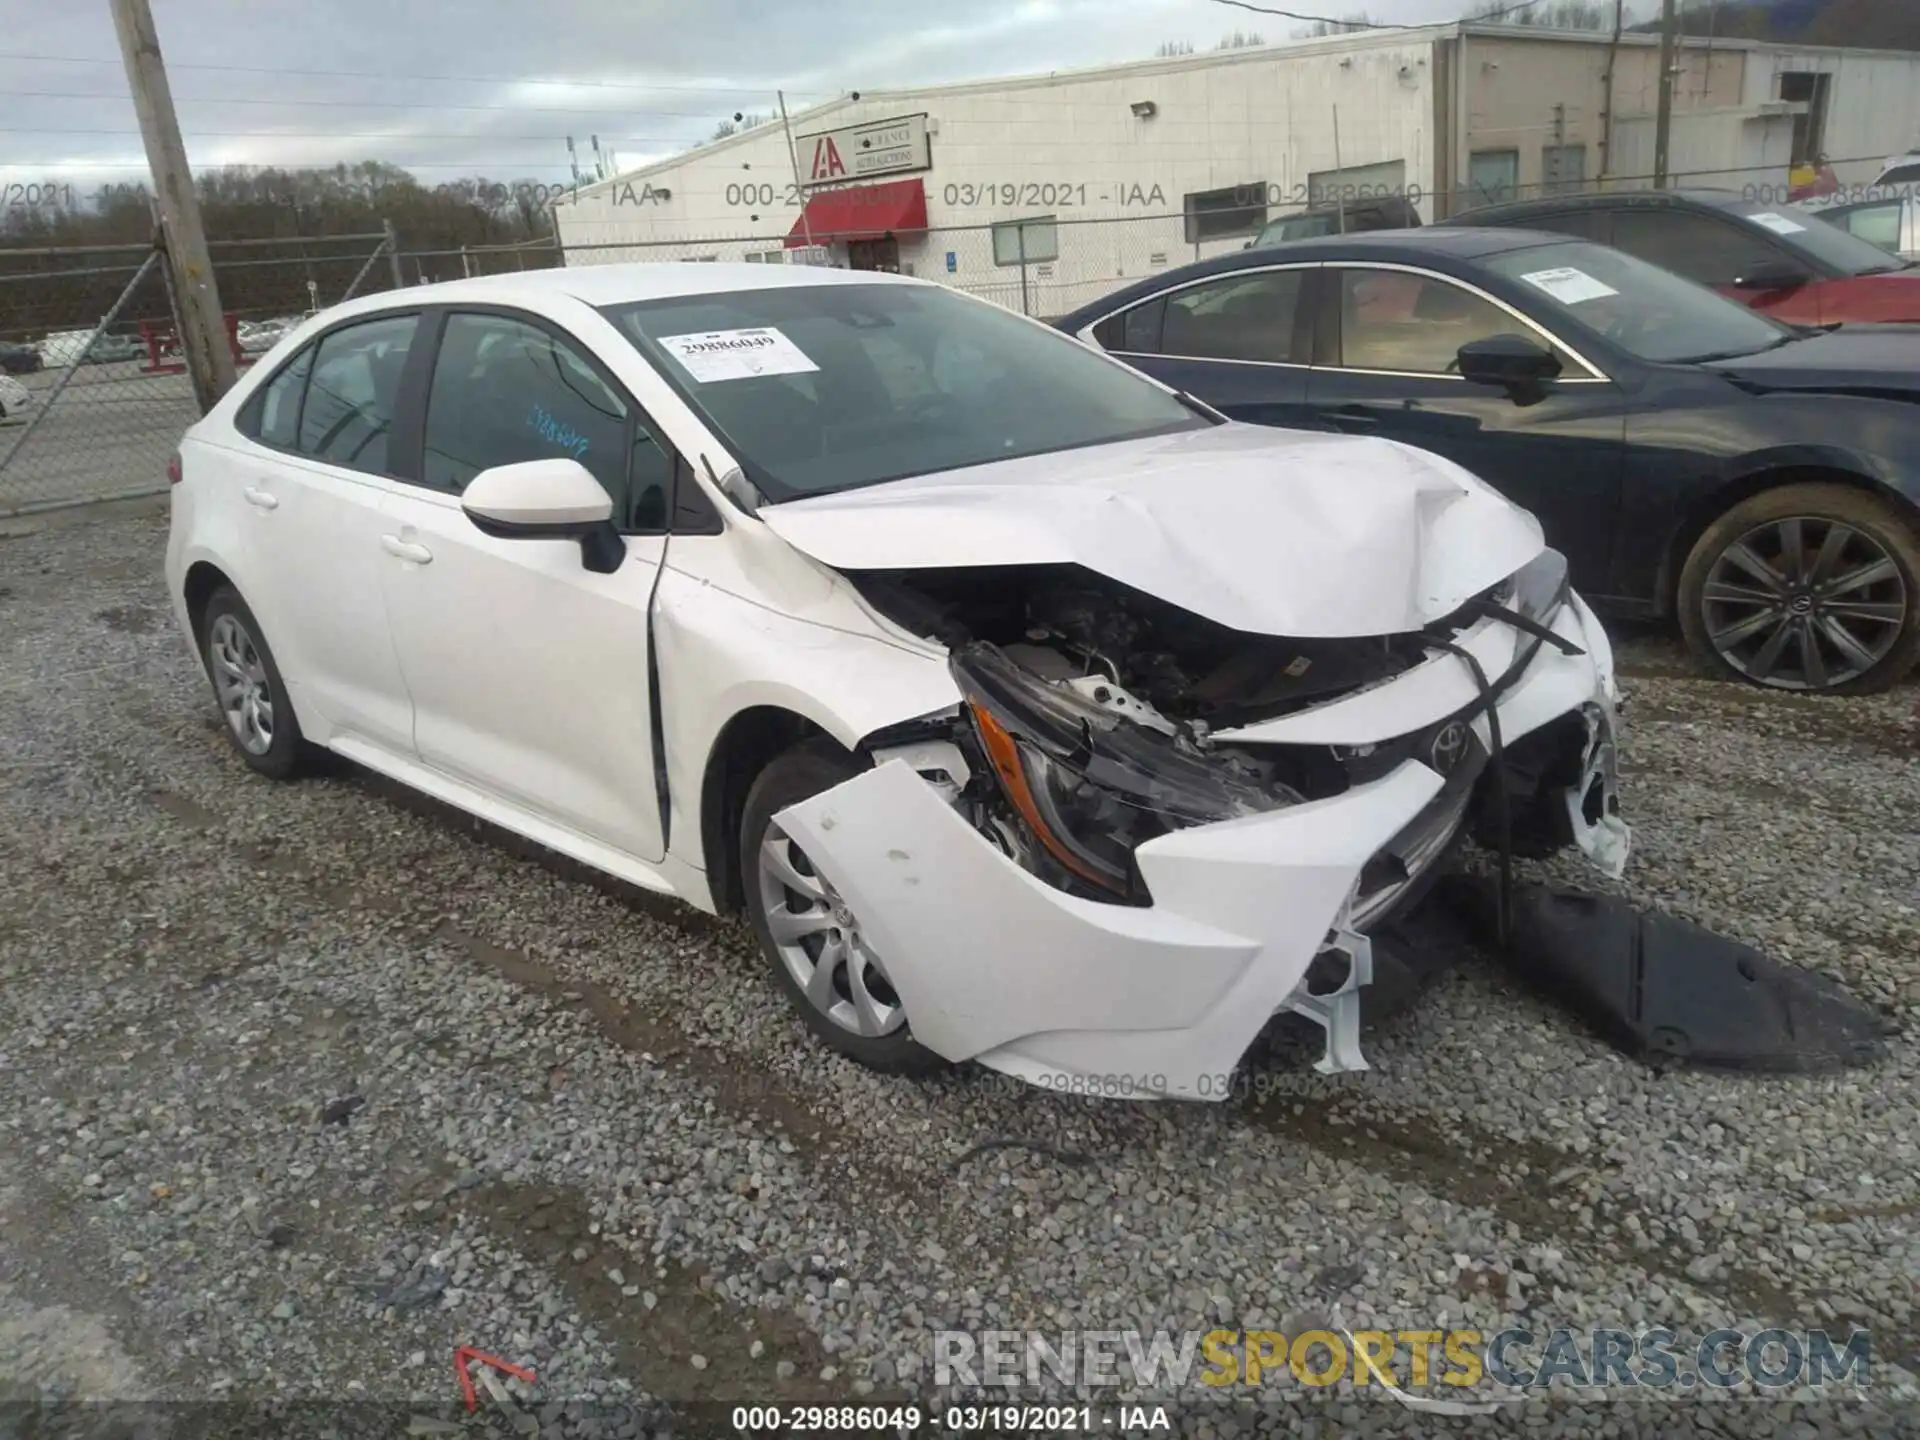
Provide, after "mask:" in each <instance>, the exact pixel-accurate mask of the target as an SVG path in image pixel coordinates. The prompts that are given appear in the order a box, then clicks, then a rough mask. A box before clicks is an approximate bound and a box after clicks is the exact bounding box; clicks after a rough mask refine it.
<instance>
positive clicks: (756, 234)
mask: <svg viewBox="0 0 1920 1440" xmlns="http://www.w3.org/2000/svg"><path fill="white" fill-rule="evenodd" d="M1675 60H1676V63H1675V76H1674V85H1673V114H1672V121H1671V127H1670V130H1671V133H1670V138H1669V163H1668V171H1669V174H1671V175H1672V176H1673V177H1675V178H1676V179H1681V180H1684V181H1686V182H1687V183H1691V184H1707V185H1720V186H1727V187H1731V188H1734V189H1744V190H1748V191H1749V192H1750V193H1752V194H1754V195H1756V196H1759V197H1761V198H1765V199H1767V200H1769V201H1774V200H1784V199H1785V198H1786V193H1785V192H1786V189H1787V184H1788V174H1789V171H1790V169H1791V168H1792V167H1793V166H1794V165H1796V164H1798V163H1801V162H1803V161H1810V160H1812V159H1813V158H1815V157H1816V156H1818V155H1820V154H1825V155H1827V156H1829V157H1831V160H1832V163H1833V167H1834V170H1835V171H1836V172H1837V174H1838V177H1839V179H1840V180H1841V182H1842V183H1843V184H1855V183H1857V184H1864V183H1866V182H1868V181H1871V180H1872V178H1873V177H1874V175H1875V174H1876V173H1877V171H1878V170H1879V168H1880V165H1881V163H1882V162H1883V161H1884V160H1885V159H1886V157H1887V156H1889V155H1891V154H1895V153H1897V152H1899V151H1902V150H1905V149H1906V148H1908V147H1909V146H1910V145H1912V144H1913V143H1914V142H1915V141H1916V140H1917V139H1920V55H1913V54H1906V53H1896V52H1880V51H1865V50H1847V49H1795V48H1791V47H1787V46H1781V45H1770V44H1761V43H1756V42H1750V41H1737V40H1718V41H1715V40H1709V39H1706V38H1702V37H1687V38H1684V39H1681V40H1679V41H1677V42H1676V49H1675ZM1659 72H1660V43H1659V40H1658V37H1655V36H1650V35H1645V34H1626V35H1621V36H1619V37H1617V38H1616V37H1614V36H1612V35H1611V34H1600V35H1596V34H1591V33H1574V32H1565V31H1545V30H1540V29H1537V28H1520V27H1513V26H1499V25H1471V24H1469V25H1447V26H1435V27H1428V28H1419V29H1406V30H1376V31H1362V32H1357V33H1349V34H1344V35H1337V36H1331V37H1328V38H1325V39H1320V40H1312V41H1304V42H1299V43H1295V44H1290V45H1281V46H1268V47H1256V48H1244V49H1234V50H1221V51H1214V52H1209V53H1206V54H1200V55H1191V56H1183V57H1180V58H1177V59H1161V60H1149V61H1142V62H1138V63H1134V64H1127V65H1117V66H1108V67H1104V68H1100V69H1089V70H1078V71H1068V72H1059V73H1054V74H1049V75H1037V76H1028V77H1019V78H1010V79H996V80H985V81H977V82H971V83H966V84H956V85H940V86H929V87H926V88H921V89H911V90H891V91H860V92H855V93H852V94H849V95H847V96H844V97H842V98H840V99H837V100H833V101H829V102H827V103H825V104H822V105H819V106H816V107H814V108H812V109H808V110H805V111H800V112H796V113H794V114H793V115H792V116H791V117H790V121H789V123H788V124H786V125H782V124H781V122H779V121H778V120H774V121H771V122H767V123H762V124H759V125H756V126H753V127H752V128H750V129H747V130H744V131H742V132H741V133H738V134H735V135H732V136H729V137H727V138H725V139H722V140H718V141H715V142H712V143H709V144H706V145H703V146H700V147H698V148H696V149H694V150H691V151H689V152H687V153H684V154H681V155H677V156H674V157H672V158H670V159H667V160H663V161H660V162H658V163H655V164H652V165H649V166H646V167H645V168H642V169H637V170H634V171H631V172H629V173H625V174H621V175H618V176H615V177H613V178H611V179H608V180H604V181H601V182H599V183H597V184H594V185H592V186H589V187H583V188H581V189H580V190H579V191H578V193H577V194H576V195H574V196H573V197H570V198H569V199H567V200H565V201H563V202H562V203H561V204H559V205H558V206H557V207H556V208H555V211H554V215H555V226H556V232H557V235H558V238H559V239H560V241H561V243H562V244H563V245H564V246H565V247H566V249H567V263H569V264H592V263H606V262H612V261H623V260H636V259H695V260H704V259H712V260H742V259H744V260H748V261H760V262H764V263H786V262H790V261H793V260H797V259H805V260H810V261H813V262H814V263H828V264H837V265H848V266H853V267H857V268H874V269H888V270H898V271H900V272H902V273H906V274H914V275H920V276H925V277H929V278H933V279H938V280H942V281H945V282H947V283H951V284H954V285H958V286H961V287H963V288H965V289H968V290H971V291H974V292H975V293H978V294H982V295H986V296H988V297H990V298H992V299H995V300H997V301H999V302H1001V303H1003V304H1008V305H1012V306H1015V307H1017V308H1021V309H1024V310H1026V311H1028V312H1029V313H1034V314H1058V313H1061V312H1063V311H1065V310H1067V309H1070V308H1072V307H1073V306H1075V305H1078V304H1080V303H1081V302H1082V301H1084V300H1086V299H1090V298H1092V297H1094V296H1096V295H1098V294H1100V293H1102V292H1103V291H1104V290H1106V289H1108V288H1111V287H1113V286H1114V285H1116V284H1117V283H1119V282H1121V281H1123V280H1127V279H1130V278H1136V277H1138V276H1140V275H1142V274H1146V273H1149V272H1150V271H1152V270H1155V269H1159V268H1164V267H1169V266H1174V265H1179V264H1183V263H1186V262H1187V261H1190V260H1194V259H1199V258H1204V257H1205V256H1208V255H1211V254H1217V253H1220V252H1221V251H1223V250H1229V249H1233V248H1236V247H1239V246H1242V245H1245V244H1246V243H1247V242H1248V240H1249V239H1250V238H1251V237H1252V236H1253V235H1255V234H1256V233H1257V232H1258V231H1259V230H1260V228H1261V227H1262V225H1264V224H1265V223H1266V222H1267V221H1268V220H1270V219H1272V218H1275V217H1278V216H1281V215H1285V214H1290V213H1297V212H1298V211H1299V210H1301V209H1302V208H1305V207H1308V206H1339V205H1344V204H1350V203H1354V202H1355V201H1358V200H1361V199H1364V198H1365V197H1367V196H1369V195H1374V194H1380V193H1393V194H1400V195H1405V196H1406V197H1408V198H1409V199H1410V200H1411V201H1412V202H1413V203H1414V205H1415V206H1416V208H1417V209H1418V211H1419V213H1420V214H1421V216H1422V217H1423V218H1424V219H1426V220H1433V219H1437V218H1441V217H1442V216H1445V215H1447V214H1450V213H1453V212H1455V211H1457V210H1459V209H1461V208H1465V207H1466V206H1469V205H1473V204H1478V203H1483V202H1490V201H1494V200H1500V199H1509V198H1513V197H1515V196H1517V195H1529V194H1537V193H1540V192H1541V191H1542V190H1546V191H1551V190H1554V189H1556V188H1585V187H1589V186H1594V185H1616V186H1635V187H1637V186H1645V185H1648V184H1651V183H1652V179H1653V175H1654V171H1655V163H1656V160H1655V138H1656V136H1655V132H1656V112H1657V109H1658V101H1659V89H1660V86H1659Z"/></svg>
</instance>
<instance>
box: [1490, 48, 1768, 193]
mask: <svg viewBox="0 0 1920 1440" xmlns="http://www.w3.org/2000/svg"><path fill="white" fill-rule="evenodd" d="M1610 38H1611V37H1594V36H1588V35H1567V34H1558V35H1543V36H1538V37H1534V36H1525V37H1521V36H1514V35H1511V34H1504V35H1497V36H1494V35H1477V34H1469V35H1468V36H1467V37H1466V38H1465V41H1464V43H1463V44H1462V45H1461V50H1462V52H1463V60H1462V70H1463V72H1464V79H1465V82H1466V94H1467V102H1466V107H1465V108H1466V114H1465V116H1464V121H1465V124H1464V128H1463V130H1462V131H1461V132H1460V137H1461V142H1462V143H1460V145H1459V151H1460V153H1459V155H1458V156H1457V158H1456V161H1455V164H1456V166H1457V167H1458V169H1459V172H1460V174H1461V175H1462V176H1467V177H1471V176H1473V175H1474V174H1475V173H1476V169H1477V171H1478V173H1479V174H1480V175H1481V176H1483V177H1484V176H1485V175H1487V174H1488V173H1490V171H1493V170H1496V169H1497V167H1496V166H1493V165H1491V164H1490V163H1489V157H1491V156H1494V155H1498V154H1501V153H1503V152H1504V153H1508V154H1511V155H1512V157H1513V161H1512V163H1513V166H1514V171H1515V174H1516V178H1517V184H1518V190H1519V195H1520V196H1521V197H1523V198H1527V197H1532V196H1535V195H1538V194H1540V193H1541V192H1542V188H1543V187H1544V186H1546V185H1548V184H1550V183H1551V182H1552V181H1553V180H1554V179H1555V178H1556V177H1555V175H1554V174H1552V173H1550V160H1551V152H1552V151H1554V150H1556V149H1557V150H1559V151H1560V152H1561V156H1562V162H1563V166H1569V165H1571V166H1578V167H1579V169H1578V173H1579V174H1581V175H1584V178H1585V179H1586V181H1588V182H1592V181H1595V180H1597V179H1598V178H1599V177H1601V176H1602V175H1603V174H1610V175H1612V176H1615V177H1617V178H1618V179H1619V180H1620V182H1621V183H1623V184H1626V183H1634V180H1636V179H1638V178H1639V177H1638V176H1637V175H1636V170H1637V168H1638V167H1637V166H1634V167H1631V168H1630V167H1629V166H1627V165H1625V164H1623V163H1622V162H1623V159H1624V158H1626V157H1623V156H1621V154H1620V153H1619V145H1618V143H1617V138H1616V140H1615V145H1614V151H1615V153H1614V154H1612V155H1609V154H1608V144H1609V138H1610V137H1609V133H1608V125H1607V118H1608V94H1607V68H1608V65H1609V62H1610V60H1611V62H1612V64H1613V66H1614V70H1615V80H1614V86H1613V96H1612V114H1613V116H1614V119H1615V122H1616V127H1617V125H1618V122H1619V121H1621V120H1630V119H1632V118H1634V117H1639V116H1646V117H1651V116H1652V115H1653V114H1654V112H1655V110H1656V109H1657V107H1658V104H1659V93H1660V47H1659V44H1658V42H1657V41H1655V40H1651V39H1649V38H1648V37H1645V36H1632V37H1622V40H1621V43H1620V46H1619V49H1618V51H1617V53H1616V52H1615V51H1614V50H1613V47H1612V46H1611V45H1610V44H1609V40H1610ZM1456 43H1459V42H1456ZM1745 69H1746V52H1744V51H1741V50H1729V49H1726V48H1724V47H1721V48H1710V47H1707V46H1705V45H1695V44H1689V45H1686V46H1683V47H1681V48H1680V51H1679V59H1678V64H1677V66H1676V73H1675V79H1674V114H1675V116H1676V127H1675V128H1676V134H1678V133H1679V132H1680V131H1681V130H1687V131H1689V132H1690V133H1691V132H1692V131H1693V130H1696V129H1698V128H1699V127H1698V126H1693V125H1689V124H1687V123H1686V118H1685V117H1689V116H1693V115H1696V114H1705V113H1709V112H1715V111H1719V112H1723V113H1724V112H1728V111H1731V110H1734V109H1736V108H1737V107H1739V106H1740V104H1741V102H1742V96H1743V86H1744V76H1745ZM1569 152H1571V153H1569ZM1475 156H1480V157H1482V160H1481V164H1480V165H1479V166H1478V167H1476V166H1475V165H1474V164H1473V157H1475ZM1649 158H1650V157H1649ZM1677 158H1678V157H1677V156H1676V160H1677ZM1573 173H1574V172H1573V171H1572V170H1571V169H1569V168H1563V169H1562V170H1561V171H1560V172H1559V175H1558V178H1559V179H1561V180H1563V181H1564V180H1567V179H1569V178H1571V176H1572V174H1573ZM1639 183H1643V184H1644V183H1647V182H1646V181H1645V180H1644V179H1640V180H1639ZM1483 188H1484V187H1483ZM1491 198H1493V197H1492V196H1489V195H1484V194H1475V195H1471V196H1470V197H1469V199H1470V201H1471V202H1472V203H1484V202H1485V201H1487V200H1488V199H1491Z"/></svg>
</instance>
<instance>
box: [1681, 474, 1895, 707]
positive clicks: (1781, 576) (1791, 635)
mask: <svg viewBox="0 0 1920 1440" xmlns="http://www.w3.org/2000/svg"><path fill="white" fill-rule="evenodd" d="M1679 610H1680V627H1681V630H1682V632H1683V633H1684V634H1685V635H1686V638H1687V643H1688V644H1689V645H1690V646H1691V647H1692V648H1693V651H1694V653H1695V654H1696V655H1698V656H1699V657H1700V658H1701V659H1702V660H1703V661H1705V662H1706V664H1707V665H1708V666H1709V667H1710V668H1712V669H1715V670H1717V671H1719V672H1720V673H1722V674H1725V675H1731V676H1732V677H1734V678H1735V679H1739V680H1744V681H1746V682H1747V683H1748V684H1751V685H1761V686H1765V687H1767V688H1768V689H1774V690H1796V691H1801V692H1812V693H1824V694H1830V695H1870V694H1874V693H1877V692H1879V691H1882V690H1885V689H1887V688H1888V687H1889V686H1892V685H1894V684H1897V683H1898V682H1899V681H1900V679H1901V678H1902V677H1903V676H1904V675H1906V674H1907V672H1908V671H1910V670H1911V669H1913V667H1914V664H1915V662H1916V661H1917V660H1920V530H1916V526H1915V521H1914V518H1913V517H1912V516H1911V515H1909V514H1905V513H1903V512H1902V511H1901V510H1900V509H1898V508H1897V507H1896V506H1895V505H1894V503H1893V502H1891V501H1887V500H1883V499H1881V498H1880V497H1879V496H1877V495H1872V494H1869V493H1867V492H1865V491H1862V490H1855V489H1853V488H1851V487H1849V486H1845V485H1789V486H1786V487H1783V488H1782V489H1779V490H1768V491H1765V492H1764V493H1762V494H1759V495H1756V496H1754V497H1753V498H1752V499H1750V500H1746V501H1743V502H1742V503H1740V504H1739V505H1736V506H1734V507H1733V508H1732V509H1731V510H1729V511H1728V512H1727V513H1726V514H1725V515H1722V516H1721V517H1720V518H1719V519H1718V520H1716V521H1714V522H1713V524H1711V525H1709V526H1708V527H1707V529H1706V533H1705V534H1703V535H1702V536H1701V537H1700V539H1699V542H1698V543H1697V544H1695V546H1694V547H1693V551H1692V553H1691V554H1690V555H1689V556H1688V557H1687V563H1686V565H1685V567H1684V568H1683V569H1682V571H1681V574H1680V594H1679Z"/></svg>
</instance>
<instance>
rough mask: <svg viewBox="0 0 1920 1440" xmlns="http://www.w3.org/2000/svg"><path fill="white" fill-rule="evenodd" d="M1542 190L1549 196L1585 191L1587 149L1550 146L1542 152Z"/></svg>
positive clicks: (1583, 147)
mask: <svg viewBox="0 0 1920 1440" xmlns="http://www.w3.org/2000/svg"><path fill="white" fill-rule="evenodd" d="M1540 181H1541V185H1540V188H1541V189H1542V190H1543V191H1544V192H1545V193H1546V194H1548V195H1561V194H1565V193H1567V192H1568V191H1573V190H1583V189H1585V188H1586V184H1587V147H1586V146H1584V145H1548V146H1546V147H1545V148H1543V149H1542V150H1541V151H1540Z"/></svg>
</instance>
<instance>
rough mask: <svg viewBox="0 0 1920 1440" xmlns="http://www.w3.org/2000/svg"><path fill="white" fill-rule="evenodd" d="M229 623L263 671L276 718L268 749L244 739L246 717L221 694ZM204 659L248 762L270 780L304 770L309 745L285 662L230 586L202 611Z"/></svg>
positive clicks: (224, 720) (226, 723)
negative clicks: (242, 718)
mask: <svg viewBox="0 0 1920 1440" xmlns="http://www.w3.org/2000/svg"><path fill="white" fill-rule="evenodd" d="M227 626H232V627H236V628H237V630H238V632H239V633H240V634H241V635H243V636H244V637H245V640H246V643H247V644H248V645H250V646H251V647H252V651H253V654H254V655H255V656H256V657H257V659H258V661H259V666H258V668H259V670H260V671H261V672H262V674H263V676H264V680H263V682H262V683H261V685H260V689H261V691H262V693H263V694H264V697H265V699H266V701H267V703H268V706H269V707H270V711H271V717H272V718H271V725H270V727H269V734H270V743H268V744H267V745H266V747H265V748H264V749H263V750H257V751H256V750H254V749H250V748H249V746H248V742H247V741H245V740H243V739H242V730H243V729H244V728H245V726H244V723H243V722H239V721H236V719H235V717H234V713H233V712H232V711H231V710H230V709H229V707H228V704H227V701H226V700H225V699H224V698H223V695H222V688H221V677H222V675H223V673H225V670H224V667H223V664H222V659H221V656H220V655H219V654H217V653H216V649H217V648H218V645H219V644H220V642H221V640H222V639H223V638H224V636H225V635H227V634H230V633H231V632H229V631H227V629H226V627H227ZM200 663H201V664H202V666H203V667H205V669H206V672H207V679H208V681H209V682H210V683H211V684H212V686H213V699H214V703H215V704H216V705H218V706H219V707H220V721H221V725H220V728H221V729H222V730H223V731H225V732H226V736H227V740H228V741H229V742H230V743H231V744H232V746H233V748H234V752H235V753H236V754H238V755H239V757H240V758H241V759H242V760H244V761H245V762H246V763H247V766H248V768H249V769H251V770H253V771H255V772H256V773H258V774H261V775H264V776H266V777H267V778H268V779H269V780H291V779H294V778H295V777H296V776H298V775H299V774H301V773H302V772H303V771H304V770H305V769H306V768H307V762H308V760H309V758H310V757H309V747H308V745H307V742H306V739H305V737H304V736H302V735H301V733H300V721H299V720H298V719H297V718H296V717H295V715H294V713H293V702H292V700H291V699H290V698H289V696H288V694H287V682H286V681H285V680H283V679H281V678H280V666H279V665H278V664H277V663H276V662H275V660H274V658H273V650H272V649H271V647H269V646H268V644H267V637H266V633H265V632H264V631H263V630H261V628H260V622H259V621H258V620H256V619H254V617H253V612H252V611H251V610H249V609H248V608H247V602H246V601H244V600H242V599H241V598H240V596H239V594H238V593H237V592H236V591H235V590H233V589H232V587H230V586H226V585H223V586H221V587H220V588H219V589H218V590H216V591H214V592H213V595H212V596H211V597H210V598H209V599H208V601H207V608H206V611H205V613H204V614H202V616H201V617H200Z"/></svg>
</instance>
